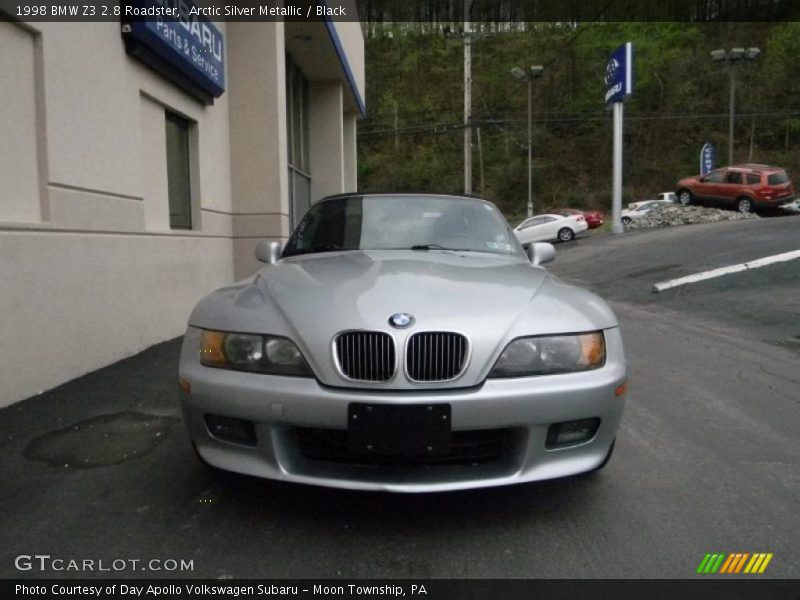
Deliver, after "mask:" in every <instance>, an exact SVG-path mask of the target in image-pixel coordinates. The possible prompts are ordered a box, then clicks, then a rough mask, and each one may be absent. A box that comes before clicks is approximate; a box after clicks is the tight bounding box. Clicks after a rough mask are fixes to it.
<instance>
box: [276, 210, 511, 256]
mask: <svg viewBox="0 0 800 600" xmlns="http://www.w3.org/2000/svg"><path fill="white" fill-rule="evenodd" d="M398 249H407V250H460V251H468V252H488V253H491V254H515V253H518V252H521V250H520V249H519V245H518V243H517V242H516V239H515V238H514V235H513V233H512V232H511V230H510V229H509V228H508V224H507V223H506V221H505V219H504V218H503V216H502V215H501V214H500V212H499V211H498V210H497V209H496V208H495V207H494V206H493V205H492V204H489V203H488V202H483V201H481V200H471V199H468V198H463V199H462V198H452V197H438V196H352V197H346V198H345V197H343V198H334V199H332V200H325V201H323V202H320V203H319V204H315V205H314V206H312V207H311V208H310V209H309V210H308V212H307V213H306V215H305V217H303V220H302V221H301V222H300V224H299V225H298V226H297V228H296V229H295V230H294V233H292V237H291V238H290V239H289V243H288V244H287V245H286V249H285V250H284V252H283V256H284V257H286V256H294V255H296V254H309V253H314V252H335V251H337V250H398Z"/></svg>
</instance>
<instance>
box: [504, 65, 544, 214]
mask: <svg viewBox="0 0 800 600" xmlns="http://www.w3.org/2000/svg"><path fill="white" fill-rule="evenodd" d="M543 71H544V67H543V66H542V65H533V66H531V67H530V68H529V69H528V70H527V71H526V70H525V69H521V68H520V67H514V68H513V69H511V74H512V75H513V76H514V77H516V78H517V79H520V80H522V81H527V82H528V217H532V216H533V158H532V147H531V137H532V129H531V102H532V101H531V97H532V95H533V80H534V79H537V78H538V77H541V76H542V72H543Z"/></svg>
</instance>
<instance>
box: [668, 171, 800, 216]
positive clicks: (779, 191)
mask: <svg viewBox="0 0 800 600" xmlns="http://www.w3.org/2000/svg"><path fill="white" fill-rule="evenodd" d="M676 193H677V195H678V200H679V202H680V203H681V204H691V203H692V202H700V201H714V202H722V203H725V204H728V205H731V206H734V207H736V210H738V211H739V212H752V211H754V210H757V209H759V208H766V207H769V206H779V205H781V204H786V203H788V202H791V201H792V200H793V199H794V187H793V186H792V181H791V180H790V179H789V176H788V175H787V174H786V171H784V170H783V169H782V168H780V167H771V166H768V165H751V164H746V165H734V166H731V167H725V168H722V169H715V170H714V171H711V172H710V173H708V175H704V176H700V175H696V176H694V177H687V178H685V179H681V180H680V181H679V182H678V184H677V192H676Z"/></svg>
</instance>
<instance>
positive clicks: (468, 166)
mask: <svg viewBox="0 0 800 600" xmlns="http://www.w3.org/2000/svg"><path fill="white" fill-rule="evenodd" d="M471 4H472V0H464V194H471V193H472V23H470V20H469V19H470V15H469V13H470V5H471Z"/></svg>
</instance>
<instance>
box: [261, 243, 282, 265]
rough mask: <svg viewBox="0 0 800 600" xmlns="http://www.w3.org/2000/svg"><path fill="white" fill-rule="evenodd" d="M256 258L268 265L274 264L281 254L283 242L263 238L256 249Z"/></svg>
mask: <svg viewBox="0 0 800 600" xmlns="http://www.w3.org/2000/svg"><path fill="white" fill-rule="evenodd" d="M255 255H256V259H257V260H260V261H261V262H263V263H267V264H268V265H274V264H275V263H276V262H278V259H279V258H280V256H281V243H280V242H270V241H267V240H261V241H260V242H258V245H257V246H256V251H255Z"/></svg>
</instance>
